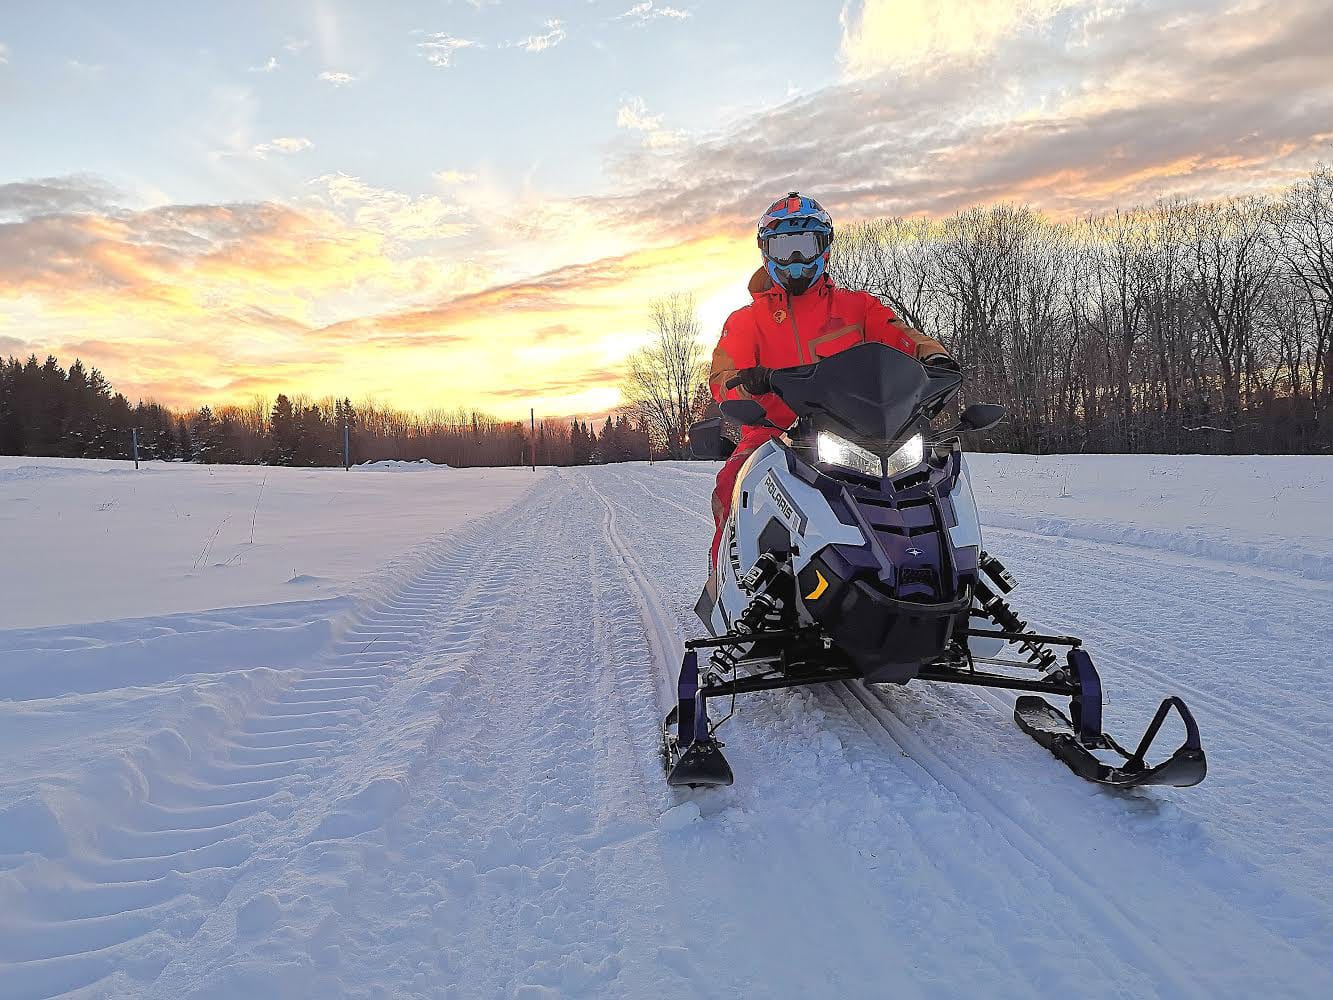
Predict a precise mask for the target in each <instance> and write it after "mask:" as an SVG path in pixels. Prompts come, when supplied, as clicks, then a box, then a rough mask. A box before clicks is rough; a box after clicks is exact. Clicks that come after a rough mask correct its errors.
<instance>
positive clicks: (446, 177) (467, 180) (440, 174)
mask: <svg viewBox="0 0 1333 1000" xmlns="http://www.w3.org/2000/svg"><path fill="white" fill-rule="evenodd" d="M431 176H432V177H434V178H435V181H436V183H437V184H443V185H444V186H445V187H453V186H454V185H457V184H471V183H472V182H473V181H475V180H476V179H477V175H476V174H473V173H468V172H467V171H464V170H437V171H435V173H433V174H431Z"/></svg>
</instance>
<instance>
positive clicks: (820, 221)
mask: <svg viewBox="0 0 1333 1000" xmlns="http://www.w3.org/2000/svg"><path fill="white" fill-rule="evenodd" d="M832 243H833V219H832V217H830V215H829V214H828V212H826V211H824V207H823V206H822V205H820V204H819V202H817V201H815V199H813V198H805V197H803V196H802V195H801V193H800V192H799V191H792V192H790V193H788V195H787V197H785V198H782V199H780V200H778V201H775V202H773V204H772V205H769V206H768V211H767V212H765V213H764V215H763V217H762V218H761V219H760V220H759V252H760V253H761V254H763V256H764V267H765V268H767V269H768V275H769V277H770V278H772V279H773V281H774V282H775V283H776V284H778V285H780V286H781V287H782V288H785V289H786V290H787V292H788V293H789V294H791V295H801V294H803V293H804V292H805V291H806V290H807V289H809V288H810V286H811V285H813V284H814V283H815V282H816V281H818V280H819V279H820V278H821V277H822V276H823V274H824V272H825V270H826V269H827V268H828V256H829V247H830V246H831V245H832Z"/></svg>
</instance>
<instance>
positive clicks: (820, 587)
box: [805, 570, 828, 601]
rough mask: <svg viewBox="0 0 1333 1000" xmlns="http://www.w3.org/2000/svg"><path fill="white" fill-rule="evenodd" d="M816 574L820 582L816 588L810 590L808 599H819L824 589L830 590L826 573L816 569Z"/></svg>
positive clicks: (806, 597)
mask: <svg viewBox="0 0 1333 1000" xmlns="http://www.w3.org/2000/svg"><path fill="white" fill-rule="evenodd" d="M815 576H817V577H818V578H819V582H818V583H817V584H815V589H814V590H812V591H810V593H808V594H806V595H805V599H806V600H807V601H817V600H819V597H820V595H821V594H823V593H824V591H826V590H828V581H827V580H825V579H824V574H823V573H821V572H819V570H815Z"/></svg>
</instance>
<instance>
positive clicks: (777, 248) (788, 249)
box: [764, 230, 829, 264]
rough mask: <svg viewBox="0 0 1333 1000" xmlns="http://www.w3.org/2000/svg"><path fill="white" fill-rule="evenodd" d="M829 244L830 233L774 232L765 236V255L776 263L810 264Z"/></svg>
mask: <svg viewBox="0 0 1333 1000" xmlns="http://www.w3.org/2000/svg"><path fill="white" fill-rule="evenodd" d="M828 246H829V234H828V233H821V232H817V231H811V230H807V231H806V232H803V233H774V234H773V235H772V236H768V237H765V238H764V256H765V257H767V258H768V259H769V260H771V261H773V262H774V263H775V264H809V263H810V262H811V261H814V260H818V259H819V258H820V257H821V256H822V255H823V253H824V251H825V250H827V249H828Z"/></svg>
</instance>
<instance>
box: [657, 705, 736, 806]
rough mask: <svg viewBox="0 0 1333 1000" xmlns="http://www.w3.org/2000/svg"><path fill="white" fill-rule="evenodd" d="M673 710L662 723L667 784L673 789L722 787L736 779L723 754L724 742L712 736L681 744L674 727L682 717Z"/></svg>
mask: <svg viewBox="0 0 1333 1000" xmlns="http://www.w3.org/2000/svg"><path fill="white" fill-rule="evenodd" d="M678 717H679V716H678V712H677V710H676V709H674V708H673V709H672V710H671V711H670V712H669V713H668V714H667V717H666V721H665V722H664V723H663V724H662V758H663V762H664V763H665V765H666V769H667V784H668V785H670V786H672V787H673V788H718V787H721V786H724V785H730V784H731V783H732V782H733V781H735V778H734V777H733V775H732V773H731V765H730V764H728V763H727V758H726V756H725V755H724V754H723V753H722V744H721V743H720V742H718V741H717V740H715V739H713V738H712V737H711V736H710V737H706V738H704V739H701V740H695V741H694V742H693V743H691V744H689V746H686V747H684V748H683V749H682V748H681V747H680V745H679V743H678V742H677V739H676V736H675V734H674V733H672V732H671V727H672V726H674V725H676V720H677V718H678Z"/></svg>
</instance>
